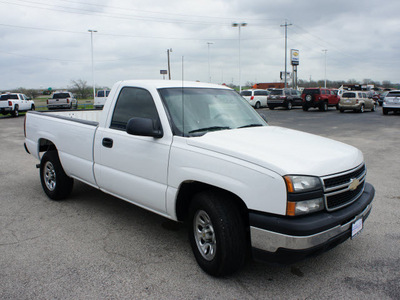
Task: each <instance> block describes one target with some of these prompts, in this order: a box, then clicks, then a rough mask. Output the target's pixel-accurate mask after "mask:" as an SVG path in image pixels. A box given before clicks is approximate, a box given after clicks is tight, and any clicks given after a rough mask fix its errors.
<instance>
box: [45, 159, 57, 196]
mask: <svg viewBox="0 0 400 300" xmlns="http://www.w3.org/2000/svg"><path fill="white" fill-rule="evenodd" d="M43 175H44V183H45V184H46V187H47V188H48V189H49V190H50V191H54V190H55V188H56V171H55V169H54V166H53V164H52V163H51V162H49V161H48V162H46V164H45V165H44V169H43Z"/></svg>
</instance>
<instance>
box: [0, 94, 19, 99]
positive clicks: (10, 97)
mask: <svg viewBox="0 0 400 300" xmlns="http://www.w3.org/2000/svg"><path fill="white" fill-rule="evenodd" d="M9 99H17V100H18V95H16V94H14V95H13V94H5V95H1V96H0V100H9Z"/></svg>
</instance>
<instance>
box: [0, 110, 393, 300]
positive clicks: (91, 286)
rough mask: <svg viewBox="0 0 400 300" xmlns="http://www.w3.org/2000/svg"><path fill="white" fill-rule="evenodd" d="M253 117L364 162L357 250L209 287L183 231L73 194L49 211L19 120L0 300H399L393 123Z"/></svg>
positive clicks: (331, 116) (3, 139)
mask: <svg viewBox="0 0 400 300" xmlns="http://www.w3.org/2000/svg"><path fill="white" fill-rule="evenodd" d="M258 111H259V112H260V113H264V114H265V115H266V117H267V119H268V121H269V124H270V125H277V126H283V127H288V128H293V129H298V130H302V131H306V132H310V133H314V134H318V135H322V136H325V137H329V138H332V139H335V140H338V141H341V142H345V143H348V144H351V145H353V146H356V147H357V148H359V149H361V150H362V151H363V153H364V156H365V161H366V164H367V168H368V175H367V181H368V182H370V183H371V184H373V185H374V187H375V189H376V195H375V199H374V202H373V209H372V212H371V215H370V216H369V218H368V220H367V221H366V223H365V228H364V230H363V232H362V233H361V235H359V236H358V237H357V238H356V239H354V240H348V241H346V242H345V243H343V244H341V245H339V246H338V247H336V248H335V249H333V250H331V251H329V252H327V253H324V254H323V255H320V256H318V257H315V258H310V259H308V260H305V261H301V262H299V263H296V264H294V265H291V266H277V265H269V264H261V263H256V262H248V263H247V265H246V266H245V268H244V269H243V270H242V271H240V272H238V273H236V274H234V275H232V276H230V277H227V278H218V279H216V278H213V277H210V276H209V275H207V274H205V273H204V272H203V271H202V270H201V269H200V268H199V267H198V266H197V264H196V261H195V259H194V257H193V255H192V252H191V249H190V245H189V242H188V238H187V233H186V229H185V227H184V226H181V225H179V224H175V223H173V222H170V221H168V220H166V219H164V218H162V217H159V216H157V215H155V214H152V213H150V212H147V211H145V210H143V209H140V208H138V207H136V206H134V205H131V204H128V203H126V202H124V201H122V200H119V199H116V198H114V197H112V196H110V195H107V194H104V193H102V192H100V191H98V190H96V189H94V188H91V187H89V186H86V185H84V184H81V183H76V184H75V186H74V190H73V192H72V195H71V197H70V198H69V199H67V200H65V201H62V202H54V201H51V200H49V199H48V198H47V197H46V195H45V194H44V192H43V191H42V188H41V185H40V181H39V173H38V170H37V169H36V168H35V165H36V164H37V163H38V162H37V161H36V160H35V159H34V158H33V157H32V156H31V155H28V154H27V153H26V152H25V150H24V148H23V140H24V136H23V121H24V118H23V117H19V118H11V117H10V118H2V119H0V157H1V164H0V179H1V180H0V187H1V188H0V191H1V192H0V199H1V200H0V205H1V206H0V254H1V255H0V299H145V298H146V299H400V221H399V220H400V218H399V216H400V188H399V186H400V171H399V166H400V155H399V153H400V141H399V133H400V115H399V114H397V115H393V114H390V115H388V116H383V115H382V111H381V108H378V110H377V111H376V112H365V113H363V114H359V113H352V112H346V113H339V112H338V111H336V110H335V109H329V111H328V112H319V111H317V110H310V111H309V112H303V111H302V109H301V108H295V109H293V110H291V111H287V110H285V109H275V110H274V111H270V110H268V109H260V110H258ZM293 151H296V149H293ZM315 151H318V149H315ZM266 155H267V154H266ZM310 155H312V153H310Z"/></svg>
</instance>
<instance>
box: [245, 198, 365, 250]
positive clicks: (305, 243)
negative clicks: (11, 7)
mask: <svg viewBox="0 0 400 300" xmlns="http://www.w3.org/2000/svg"><path fill="white" fill-rule="evenodd" d="M371 208H372V204H370V205H368V206H367V208H366V209H365V210H364V211H363V212H362V213H361V214H359V215H357V216H355V217H354V218H353V219H352V220H350V221H349V222H347V223H346V224H344V225H338V226H336V227H333V228H331V229H328V230H325V231H323V232H320V233H316V234H313V235H308V236H293V235H286V234H281V233H277V232H272V231H268V230H265V229H260V228H256V227H252V226H251V227H250V234H251V244H252V247H254V248H257V249H259V250H264V251H268V252H276V251H277V250H278V249H279V248H284V249H291V250H305V249H309V248H313V247H316V246H319V245H322V244H324V243H326V242H328V241H329V240H330V239H332V238H334V237H336V236H339V235H341V234H342V233H344V232H346V231H349V230H351V225H352V224H353V223H354V222H355V221H357V220H359V219H361V218H363V219H364V218H365V217H366V216H368V214H369V213H370V211H371Z"/></svg>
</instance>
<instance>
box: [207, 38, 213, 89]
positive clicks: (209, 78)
mask: <svg viewBox="0 0 400 300" xmlns="http://www.w3.org/2000/svg"><path fill="white" fill-rule="evenodd" d="M212 44H214V43H213V42H207V47H208V82H210V83H211V71H210V45H212Z"/></svg>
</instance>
